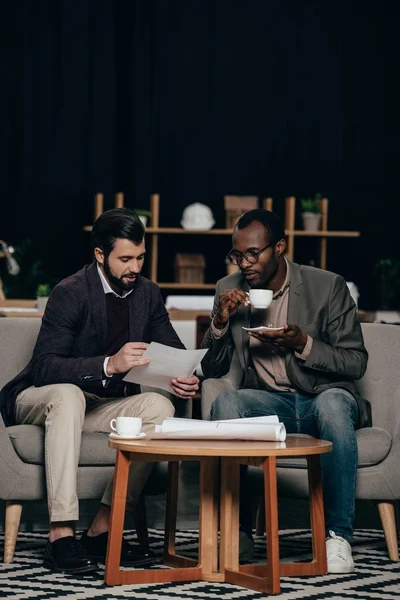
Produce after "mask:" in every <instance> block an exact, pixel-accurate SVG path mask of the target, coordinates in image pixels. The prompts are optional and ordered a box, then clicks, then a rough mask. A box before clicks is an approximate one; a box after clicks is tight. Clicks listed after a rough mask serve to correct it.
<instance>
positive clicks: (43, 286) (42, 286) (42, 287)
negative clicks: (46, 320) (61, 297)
mask: <svg viewBox="0 0 400 600" xmlns="http://www.w3.org/2000/svg"><path fill="white" fill-rule="evenodd" d="M50 292H51V285H50V284H49V283H39V285H38V286H37V288H36V305H37V308H38V309H39V311H40V312H44V309H45V308H46V304H47V300H48V299H49V296H50Z"/></svg>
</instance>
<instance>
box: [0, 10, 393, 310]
mask: <svg viewBox="0 0 400 600" xmlns="http://www.w3.org/2000/svg"><path fill="white" fill-rule="evenodd" d="M0 7H1V17H0V22H1V25H0V27H1V30H0V31H1V41H0V43H1V45H2V64H1V76H2V77H1V79H2V90H1V95H0V98H1V99H0V103H1V104H0V106H1V113H0V114H1V123H2V125H1V134H2V141H3V160H2V161H1V162H2V175H1V181H0V190H1V221H0V238H4V239H6V240H7V241H8V242H9V243H14V244H15V243H18V242H19V241H21V240H26V239H31V240H32V248H31V253H32V256H33V257H35V258H41V259H43V261H44V266H45V269H46V271H47V273H48V274H49V276H51V277H54V278H55V279H60V278H61V277H63V276H66V275H68V274H70V273H71V272H73V271H74V270H76V269H78V268H79V267H80V266H81V265H82V264H83V263H85V262H88V261H89V260H90V258H91V256H90V247H89V241H88V234H85V233H83V232H82V226H83V225H84V224H88V223H91V222H92V218H93V195H94V193H95V192H98V191H101V192H103V193H104V194H105V198H106V208H111V207H112V205H113V194H114V193H115V192H117V191H124V192H125V195H126V204H127V205H128V206H131V207H132V208H134V207H142V208H146V207H148V205H149V194H150V193H152V192H158V193H160V195H161V224H162V225H178V224H179V221H180V218H181V214H182V211H183V208H184V207H185V206H186V205H187V204H190V203H192V202H203V203H205V204H208V205H209V206H210V207H211V208H212V210H213V212H214V216H215V217H216V220H217V226H224V210H223V196H224V194H257V195H260V196H267V195H268V196H273V198H274V200H275V208H276V211H277V212H278V213H280V214H281V215H282V214H283V199H284V197H285V196H286V195H295V196H296V197H297V198H299V197H301V196H305V195H310V194H314V193H315V192H321V193H322V194H324V195H326V196H328V197H329V199H330V214H329V227H330V228H331V229H359V230H360V231H361V234H362V237H361V238H360V239H359V240H357V239H356V240H330V241H329V242H328V268H330V269H331V270H334V271H336V272H339V273H341V274H342V275H344V276H345V277H346V279H348V280H353V281H355V282H356V283H357V284H358V286H359V288H360V292H361V298H360V302H361V306H362V307H364V308H370V307H373V304H374V302H375V301H376V299H375V296H374V293H373V291H372V287H371V286H372V268H373V265H374V263H375V261H376V260H377V259H380V258H386V257H389V256H398V255H399V251H398V224H397V214H398V209H397V204H398V193H399V190H398V182H397V174H396V170H395V165H396V164H397V147H398V143H399V138H398V117H397V111H398V100H399V97H398V88H397V81H398V67H399V64H398V57H399V50H398V40H397V28H398V26H397V20H396V19H395V12H396V11H395V8H396V2H390V1H385V0H383V1H381V2H379V3H378V2H372V1H368V0H364V1H363V2H361V1H353V2H351V1H347V2H331V1H326V2H322V1H317V0H315V1H312V0H303V1H301V0H294V1H289V0H287V1H280V2H279V1H278V0H136V1H134V0H114V1H113V0H37V1H33V0H32V1H31V0H13V2H2V3H1V5H0ZM183 239H184V238H180V239H179V240H178V241H177V240H171V239H169V242H166V243H167V245H166V246H165V245H164V247H162V252H161V254H162V263H161V266H162V269H163V270H164V271H165V273H168V269H170V264H171V263H172V259H173V253H174V252H175V251H176V250H179V249H180V250H182V249H184V248H183V247H182V242H183ZM212 239H213V244H211V238H197V240H196V241H194V239H192V240H186V242H185V243H186V244H187V249H188V250H190V251H196V250H197V251H204V252H205V254H206V258H207V263H208V270H207V277H208V278H209V279H214V278H215V277H218V276H221V275H223V274H224V265H223V261H222V259H223V256H224V254H225V253H226V251H227V250H229V247H230V244H229V240H228V238H224V239H222V240H215V241H214V238H212ZM162 243H163V244H165V242H162ZM174 244H175V245H176V244H178V246H177V247H175V246H174ZM309 246H310V240H303V241H302V240H300V239H298V240H297V244H296V247H297V252H296V259H298V260H299V261H301V260H304V261H308V260H309V258H310V256H312V252H313V248H312V247H309ZM163 248H165V250H163ZM307 252H309V253H310V256H309V255H307Z"/></svg>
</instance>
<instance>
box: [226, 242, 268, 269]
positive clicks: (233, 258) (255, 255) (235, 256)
mask: <svg viewBox="0 0 400 600" xmlns="http://www.w3.org/2000/svg"><path fill="white" fill-rule="evenodd" d="M273 245H274V242H271V243H270V244H267V245H266V246H265V248H262V249H261V250H258V251H257V250H247V252H244V253H243V254H242V253H241V252H238V251H237V250H233V249H232V250H231V251H230V252H229V254H228V255H227V257H226V258H227V260H229V261H230V262H231V263H232V264H233V265H237V266H238V267H240V264H241V262H242V260H243V259H245V260H246V261H247V262H249V263H250V264H252V265H254V264H255V263H256V262H257V261H258V259H259V256H260V254H262V253H263V252H264V250H266V249H267V248H269V247H270V246H273Z"/></svg>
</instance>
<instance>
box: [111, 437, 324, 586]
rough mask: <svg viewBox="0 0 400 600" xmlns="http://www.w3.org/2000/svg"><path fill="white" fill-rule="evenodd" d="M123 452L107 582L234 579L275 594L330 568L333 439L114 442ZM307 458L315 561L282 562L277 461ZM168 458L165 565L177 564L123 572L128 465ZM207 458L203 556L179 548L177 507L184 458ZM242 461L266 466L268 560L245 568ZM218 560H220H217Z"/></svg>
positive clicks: (115, 494)
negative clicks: (325, 456)
mask: <svg viewBox="0 0 400 600" xmlns="http://www.w3.org/2000/svg"><path fill="white" fill-rule="evenodd" d="M109 445H110V447H112V448H115V449H116V450H117V461H116V467H115V477H114V491H113V500H112V506H111V520H110V533H109V542H108V549H107V559H106V568H105V583H106V584H108V585H117V584H139V583H158V582H170V581H198V580H205V581H228V582H231V583H234V584H236V585H241V586H244V587H248V588H251V589H255V590H258V591H266V592H267V593H269V594H278V593H279V591H280V576H281V575H296V576H298V575H317V574H324V573H326V570H327V566H326V550H325V521H324V510H323V499H322V480H321V469H320V454H322V453H325V452H330V450H331V447H332V444H331V443H330V442H326V441H323V440H318V439H315V438H312V437H308V436H305V437H301V436H299V437H297V436H289V437H288V438H287V440H286V442H256V441H254V442H253V441H252V442H249V441H225V440H223V441H222V440H189V439H185V440H164V439H163V440H155V439H153V440H150V439H149V440H146V439H144V440H137V441H125V440H124V441H122V440H115V439H111V438H110V439H109ZM294 456H295V457H306V458H307V464H308V474H309V483H310V513H311V528H312V543H313V560H312V562H310V563H280V561H279V540H278V498H277V483H276V458H277V457H279V458H285V457H286V458H291V457H294ZM134 460H138V461H143V462H156V461H168V462H169V481H168V493H167V508H166V525H165V542H164V563H165V564H167V565H170V566H172V567H173V568H171V569H164V568H161V569H141V570H130V571H126V570H124V571H123V570H121V569H120V557H121V543H122V534H123V526H124V518H125V505H126V491H127V485H128V472H129V465H130V463H131V462H132V461H134ZM185 460H190V461H199V462H200V517H199V557H198V560H193V559H190V558H186V557H182V556H179V555H177V554H176V552H175V530H176V507H177V488H178V471H179V462H180V461H185ZM220 463H221V501H220V505H221V517H220V519H221V539H220V553H218V508H219V502H218V486H217V484H218V479H219V468H220ZM240 464H247V465H259V466H262V467H263V469H264V478H265V483H264V487H265V513H266V531H267V534H266V543H267V554H268V563H267V564H266V565H265V564H261V565H239V469H240ZM218 558H219V560H218Z"/></svg>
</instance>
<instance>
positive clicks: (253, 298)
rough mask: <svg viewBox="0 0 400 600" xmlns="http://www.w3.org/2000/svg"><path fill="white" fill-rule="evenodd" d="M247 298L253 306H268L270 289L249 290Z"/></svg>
mask: <svg viewBox="0 0 400 600" xmlns="http://www.w3.org/2000/svg"><path fill="white" fill-rule="evenodd" d="M249 300H250V304H251V305H252V306H253V307H254V308H268V306H269V305H270V304H271V302H272V290H250V292H249Z"/></svg>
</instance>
